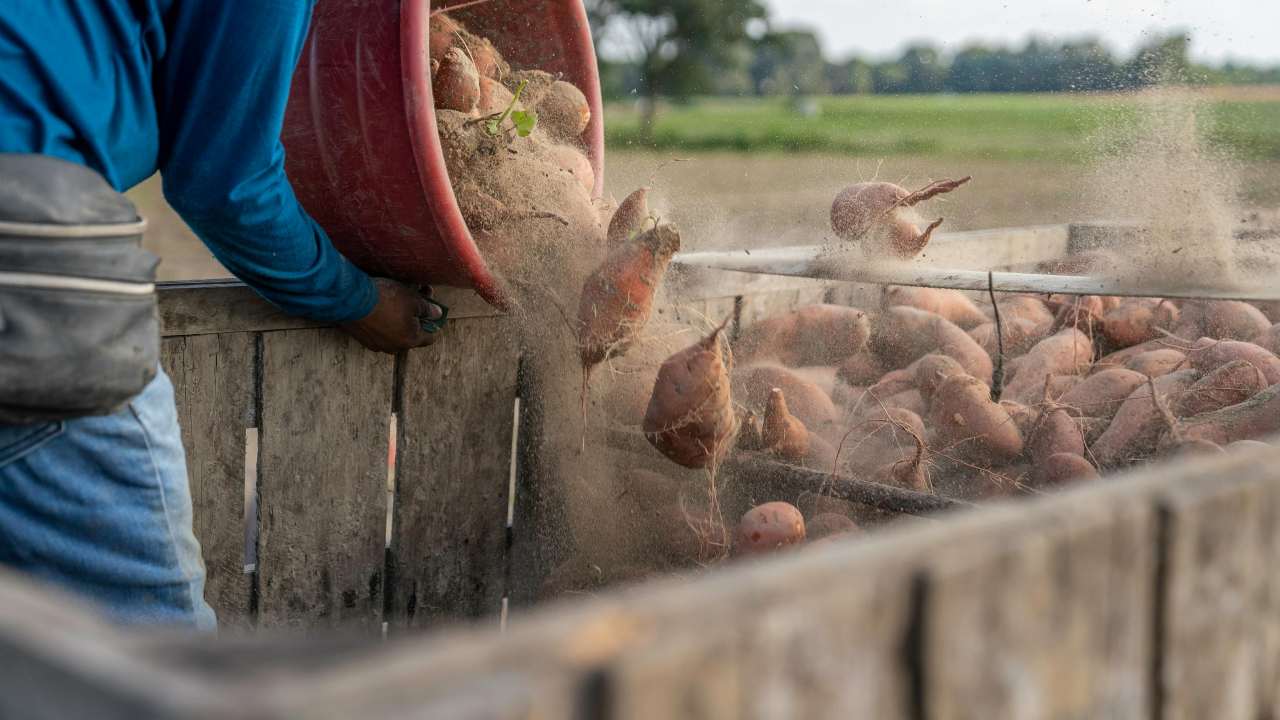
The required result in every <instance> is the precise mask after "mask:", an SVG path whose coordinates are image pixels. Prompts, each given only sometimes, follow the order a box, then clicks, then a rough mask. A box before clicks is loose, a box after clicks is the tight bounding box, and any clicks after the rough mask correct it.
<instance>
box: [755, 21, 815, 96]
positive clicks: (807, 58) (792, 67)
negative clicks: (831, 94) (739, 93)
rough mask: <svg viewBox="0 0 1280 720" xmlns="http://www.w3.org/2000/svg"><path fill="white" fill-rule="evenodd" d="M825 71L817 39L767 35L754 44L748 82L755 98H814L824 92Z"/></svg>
mask: <svg viewBox="0 0 1280 720" xmlns="http://www.w3.org/2000/svg"><path fill="white" fill-rule="evenodd" d="M826 70H827V64H826V61H825V60H823V56H822V45H821V44H820V43H819V42H818V36H817V35H815V34H813V33H812V32H810V31H808V30H791V31H786V32H771V33H767V34H765V36H764V37H762V38H760V39H759V40H758V41H757V42H756V49H755V58H754V60H753V61H752V63H751V81H752V84H753V86H754V89H755V92H756V94H757V95H817V94H821V93H825V92H827V90H828V86H827V78H826Z"/></svg>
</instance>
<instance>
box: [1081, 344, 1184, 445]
mask: <svg viewBox="0 0 1280 720" xmlns="http://www.w3.org/2000/svg"><path fill="white" fill-rule="evenodd" d="M1199 377H1200V375H1199V373H1198V372H1196V371H1195V370H1192V369H1189V368H1188V369H1186V370H1179V371H1177V372H1173V373H1169V374H1168V375H1162V376H1160V377H1158V378H1155V379H1154V380H1153V381H1152V382H1151V383H1148V384H1144V385H1142V386H1140V387H1138V388H1137V389H1136V390H1134V391H1133V392H1132V393H1130V394H1129V397H1128V398H1127V399H1125V401H1124V404H1123V405H1121V406H1120V410H1119V412H1117V413H1116V416H1115V418H1114V419H1113V420H1112V421H1111V424H1110V425H1108V426H1107V430H1106V432H1104V433H1102V435H1101V436H1100V437H1099V438H1098V440H1097V441H1096V442H1094V443H1093V445H1092V446H1090V448H1089V450H1090V452H1092V454H1093V457H1094V458H1095V459H1096V460H1097V462H1098V464H1099V465H1101V466H1103V467H1108V468H1110V467H1121V466H1124V465H1129V464H1131V463H1133V462H1135V461H1137V460H1141V459H1142V458H1144V457H1146V456H1148V455H1150V454H1151V453H1152V452H1154V451H1155V449H1156V444H1157V442H1158V441H1159V439H1160V435H1161V433H1163V432H1164V431H1165V430H1166V429H1167V428H1168V424H1167V422H1168V421H1167V419H1166V418H1165V416H1164V414H1163V413H1162V412H1161V410H1160V407H1159V405H1158V404H1157V402H1156V399H1157V398H1153V397H1152V394H1151V384H1154V385H1155V391H1156V394H1157V397H1158V399H1159V402H1161V403H1165V404H1166V407H1167V405H1168V404H1171V403H1172V402H1173V401H1174V400H1176V398H1178V397H1179V396H1180V395H1182V393H1184V392H1186V391H1187V389H1188V388H1190V387H1191V386H1192V384H1194V383H1195V381H1196V380H1198V379H1199Z"/></svg>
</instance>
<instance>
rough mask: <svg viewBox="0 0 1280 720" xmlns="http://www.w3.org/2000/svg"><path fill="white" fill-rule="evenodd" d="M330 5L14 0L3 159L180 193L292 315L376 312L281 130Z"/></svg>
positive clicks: (0, 87)
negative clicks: (305, 195) (317, 22)
mask: <svg viewBox="0 0 1280 720" xmlns="http://www.w3.org/2000/svg"><path fill="white" fill-rule="evenodd" d="M313 4H314V0H250V1H248V2H236V1H234V0H0V152H28V153H40V154H44V155H52V156H56V157H60V158H64V159H67V160H71V161H74V162H79V163H83V164H85V165H87V166H89V167H91V168H93V169H94V170H97V171H98V172H100V173H102V174H103V175H104V176H105V177H106V178H107V180H108V181H109V182H110V183H111V184H112V185H113V186H114V187H115V188H116V189H117V190H121V191H123V190H125V189H127V188H129V187H132V186H133V185H136V184H138V183H139V182H141V181H143V180H145V179H146V178H147V177H149V176H150V175H151V174H152V173H154V172H155V171H156V170H157V169H158V170H159V171H160V174H161V177H162V178H163V180H164V193H165V198H166V199H167V200H168V201H169V204H170V205H172V206H173V208H174V209H175V210H177V212H178V214H179V215H181V216H182V218H183V220H185V221H186V222H187V224H188V225H190V226H191V228H192V229H193V230H194V231H195V232H196V234H197V235H199V236H200V239H201V240H203V241H204V242H205V244H206V245H208V246H209V249H210V250H211V251H212V252H213V254H214V256H215V257H217V258H218V260H219V261H220V262H222V264H223V265H224V266H225V267H226V268H227V269H228V270H230V271H231V272H232V273H233V274H234V275H236V276H237V277H239V278H240V279H241V280H243V281H244V282H245V283H246V284H247V285H249V286H250V287H252V288H254V289H255V290H257V291H258V292H259V293H260V294H261V295H262V296H263V297H265V298H266V299H268V300H269V301H271V302H273V303H274V304H276V305H277V306H279V307H280V308H282V309H283V310H285V311H287V312H290V313H293V314H296V315H303V316H307V317H311V318H314V319H316V320H321V321H325V322H344V321H348V320H354V319H358V318H361V317H363V316H365V315H367V314H368V313H369V312H370V311H371V310H372V309H373V305H374V303H375V302H376V300H377V293H376V290H375V289H374V287H373V283H372V282H371V280H370V279H369V277H368V276H367V275H366V274H365V273H363V272H362V271H360V270H359V269H357V268H356V267H355V266H353V265H352V264H351V263H350V262H349V261H348V260H347V259H346V258H344V257H343V256H342V255H341V254H340V253H339V252H338V251H337V250H336V249H335V248H334V247H333V245H332V243H331V242H330V241H329V238H328V236H327V235H326V234H325V232H324V230H322V229H321V228H320V226H319V225H317V224H316V223H315V221H314V220H312V219H311V217H310V216H308V215H307V213H306V211H304V210H303V208H302V206H301V205H300V204H299V203H298V201H297V199H296V197H295V196H294V194H293V189H292V188H291V187H290V185H289V181H288V180H287V178H286V177H285V174H284V149H283V147H282V145H281V143H280V127H281V124H282V122H283V118H284V109H285V104H286V101H287V99H288V94H289V84H290V80H291V77H292V74H293V68H294V66H295V65H296V64H297V60H298V56H299V54H300V53H301V51H302V44H303V41H304V40H305V38H306V32H307V26H308V24H309V22H310V18H311V9H312V6H313Z"/></svg>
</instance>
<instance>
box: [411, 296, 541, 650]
mask: <svg viewBox="0 0 1280 720" xmlns="http://www.w3.org/2000/svg"><path fill="white" fill-rule="evenodd" d="M512 323H513V321H512V320H511V319H509V318H485V319H475V320H465V321H462V322H460V323H457V324H455V325H453V326H452V327H451V328H450V330H449V332H448V333H447V334H445V335H443V336H442V337H441V339H440V341H439V342H437V343H436V344H435V345H433V346H431V347H429V348H425V349H422V350H416V351H413V352H410V353H409V354H408V355H407V356H406V358H405V359H404V360H403V362H404V367H403V371H402V380H401V390H400V392H401V393H402V398H401V400H400V403H399V411H398V413H397V431H398V434H399V438H398V441H397V443H396V447H397V452H398V455H399V457H398V460H397V468H396V470H397V471H396V497H395V510H394V512H395V520H394V522H393V523H392V539H391V554H392V558H393V562H394V568H395V572H394V574H393V576H394V578H395V581H394V587H393V588H391V589H390V590H389V593H390V598H391V608H392V617H391V618H389V619H390V620H391V621H392V622H394V623H396V624H401V625H409V626H415V625H428V624H432V623H436V622H440V621H443V620H458V619H462V618H473V617H480V616H483V615H489V614H496V613H497V612H498V611H499V609H500V608H501V605H502V595H503V592H504V585H505V570H506V531H507V495H508V491H507V488H508V484H509V481H510V471H511V439H512V433H513V432H514V427H513V425H514V422H513V413H512V410H513V405H514V402H515V397H516V372H517V368H518V366H519V355H520V348H519V345H518V344H516V343H515V342H513V338H514V337H515V334H514V329H513V327H512Z"/></svg>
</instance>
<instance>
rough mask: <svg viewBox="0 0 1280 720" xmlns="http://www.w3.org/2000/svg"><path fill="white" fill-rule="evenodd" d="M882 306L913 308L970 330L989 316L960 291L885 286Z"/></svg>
mask: <svg viewBox="0 0 1280 720" xmlns="http://www.w3.org/2000/svg"><path fill="white" fill-rule="evenodd" d="M880 306H881V307H884V308H891V307H899V306H901V307H913V308H916V309H917V310H924V311H925V312H931V313H933V314H935V315H937V316H939V317H943V318H946V319H947V320H950V321H951V322H953V323H955V324H956V325H957V326H959V327H961V328H963V329H965V330H969V329H970V328H973V327H976V326H978V325H981V324H983V323H985V322H987V316H986V315H984V314H983V312H982V311H981V310H979V309H978V306H977V305H976V304H974V302H973V301H972V300H970V299H969V296H968V295H965V294H964V293H962V292H960V291H959V290H944V289H939V288H920V287H909V286H906V285H886V286H885V288H884V290H883V291H882V292H881V295H880Z"/></svg>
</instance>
